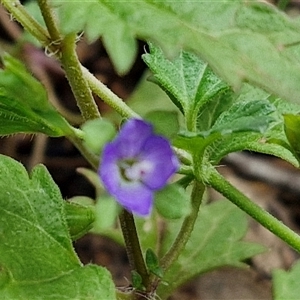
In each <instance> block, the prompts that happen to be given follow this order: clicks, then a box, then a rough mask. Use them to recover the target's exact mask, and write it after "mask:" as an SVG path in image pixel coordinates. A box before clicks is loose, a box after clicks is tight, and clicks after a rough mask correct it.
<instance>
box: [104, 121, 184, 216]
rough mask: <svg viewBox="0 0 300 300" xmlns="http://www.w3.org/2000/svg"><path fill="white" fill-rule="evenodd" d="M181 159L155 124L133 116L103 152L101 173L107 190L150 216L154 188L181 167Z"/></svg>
mask: <svg viewBox="0 0 300 300" xmlns="http://www.w3.org/2000/svg"><path fill="white" fill-rule="evenodd" d="M178 168H179V161H178V159H177V157H176V155H175V154H174V153H173V150H172V148H171V145H170V143H169V142H168V140H166V139H165V138H163V137H161V136H159V135H156V134H154V132H153V128H152V126H151V124H149V123H146V122H144V121H142V120H138V119H131V120H129V121H128V122H127V123H126V124H125V125H124V126H123V127H122V128H121V130H120V132H119V135H118V136H117V137H116V138H115V139H114V140H113V141H112V142H111V143H108V144H107V145H106V146H105V148H104V150H103V153H102V163H101V165H100V168H99V171H98V173H99V175H100V177H101V179H102V182H103V184H104V186H105V188H106V189H107V191H108V192H109V193H110V194H111V195H112V196H114V197H115V199H116V200H117V201H118V202H119V203H120V204H121V205H122V206H123V207H124V208H125V209H127V210H128V211H130V212H132V213H134V214H137V215H140V216H147V215H149V214H150V213H151V209H152V205H153V198H154V192H155V191H157V190H159V189H161V188H163V187H164V186H165V185H166V184H167V181H168V180H169V178H170V177H171V176H172V175H173V174H174V173H175V172H176V171H177V170H178Z"/></svg>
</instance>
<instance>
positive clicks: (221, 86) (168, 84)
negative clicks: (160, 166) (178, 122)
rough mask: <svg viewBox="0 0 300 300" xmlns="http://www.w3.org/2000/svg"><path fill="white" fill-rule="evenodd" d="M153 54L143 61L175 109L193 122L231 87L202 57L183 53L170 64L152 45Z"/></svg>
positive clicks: (147, 55) (145, 56) (159, 50)
mask: <svg viewBox="0 0 300 300" xmlns="http://www.w3.org/2000/svg"><path fill="white" fill-rule="evenodd" d="M149 47H150V53H149V54H144V55H143V59H144V61H145V62H146V64H147V65H148V67H149V68H150V70H151V71H152V73H153V79H152V81H153V82H155V83H157V84H158V85H159V86H160V87H161V88H162V89H163V90H164V91H165V92H166V93H167V94H168V95H169V96H170V98H171V100H172V101H173V102H174V104H175V105H177V106H178V108H179V109H180V110H181V111H182V112H183V113H184V114H185V116H186V118H190V119H191V121H193V120H196V119H197V115H198V112H199V110H200V108H201V107H202V106H203V105H205V104H206V103H207V102H209V101H211V100H212V99H214V98H216V97H217V96H219V95H220V94H223V93H225V92H227V91H229V87H228V86H227V84H225V83H224V82H223V81H222V80H221V79H219V78H218V77H217V76H216V75H215V74H214V73H213V72H212V70H211V69H210V68H209V67H208V65H207V64H206V63H204V62H203V61H202V60H201V59H200V58H199V57H197V56H196V55H195V54H192V53H190V52H186V51H181V52H180V54H179V56H178V57H177V58H176V59H174V60H173V61H170V60H169V59H167V58H166V57H165V56H164V54H163V52H162V50H161V49H159V48H157V47H155V46H154V45H152V44H149Z"/></svg>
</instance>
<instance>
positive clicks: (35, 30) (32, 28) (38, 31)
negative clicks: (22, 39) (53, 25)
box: [1, 0, 51, 47]
mask: <svg viewBox="0 0 300 300" xmlns="http://www.w3.org/2000/svg"><path fill="white" fill-rule="evenodd" d="M1 3H2V4H3V6H4V7H5V8H6V9H7V10H8V11H9V12H10V13H11V14H12V16H13V18H14V19H16V20H17V21H18V22H19V23H20V24H21V25H22V27H23V28H24V29H26V30H27V31H28V32H29V33H31V34H32V35H33V36H34V37H35V38H37V39H38V40H39V41H40V42H41V43H42V44H43V45H44V46H46V47H47V46H48V45H49V44H50V43H51V39H50V37H49V36H48V33H47V31H46V30H45V29H44V28H43V27H42V26H41V25H40V24H39V23H38V22H37V21H36V20H35V19H33V18H32V17H31V16H30V15H29V14H28V13H27V11H26V10H25V8H24V6H23V5H22V4H21V3H20V1H11V0H1Z"/></svg>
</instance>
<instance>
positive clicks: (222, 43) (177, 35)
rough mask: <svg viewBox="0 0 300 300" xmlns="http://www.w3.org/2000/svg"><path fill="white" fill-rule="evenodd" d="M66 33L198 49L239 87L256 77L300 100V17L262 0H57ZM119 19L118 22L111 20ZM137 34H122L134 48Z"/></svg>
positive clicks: (284, 95) (280, 93) (257, 82)
mask: <svg viewBox="0 0 300 300" xmlns="http://www.w3.org/2000/svg"><path fill="white" fill-rule="evenodd" d="M52 3H53V5H56V6H57V9H58V16H59V19H60V22H61V28H62V29H63V31H64V32H65V33H69V32H74V31H76V32H79V31H82V30H84V31H85V32H86V34H87V35H88V36H90V38H93V39H96V38H98V37H100V36H104V34H106V35H114V36H117V35H116V28H119V32H124V31H125V32H126V34H127V36H130V37H131V39H132V38H136V37H138V38H139V39H143V40H151V41H152V42H157V43H158V44H159V45H160V46H162V47H163V49H164V50H166V52H168V53H172V54H174V52H175V51H178V49H182V48H184V49H186V50H192V51H194V52H195V53H197V54H200V56H201V57H202V58H203V59H204V60H205V61H206V62H208V64H209V65H210V66H211V67H212V68H213V70H215V71H216V72H217V74H218V75H220V76H221V77H222V78H223V79H225V80H226V81H227V82H228V83H229V84H230V85H232V86H233V87H235V88H239V87H241V84H242V82H250V83H252V84H254V85H257V86H260V87H263V88H265V89H266V90H267V91H268V92H270V93H272V94H276V95H278V96H279V97H281V98H284V99H289V100H293V101H296V102H299V94H300V86H299V82H300V64H299V62H300V51H299V41H300V30H299V22H298V21H297V20H293V19H291V18H289V17H288V16H287V15H286V14H284V13H282V12H281V11H279V10H278V9H276V8H275V7H274V6H272V5H270V4H268V3H264V2H262V1H258V0H257V1H251V2H245V1H243V0H230V1H229V0H228V1H223V2H219V1H202V0H197V1H188V0H185V1H169V0H160V1H157V0H151V1H149V0H137V1H121V2H120V1H110V0H94V1H90V0H85V1H80V2H75V1H63V0H52ZM111 24H113V26H111ZM131 39H126V40H124V39H123V38H121V37H120V39H119V41H118V43H119V44H120V47H121V46H122V47H124V48H126V49H130V46H129V43H132V40H131ZM127 43H128V45H127Z"/></svg>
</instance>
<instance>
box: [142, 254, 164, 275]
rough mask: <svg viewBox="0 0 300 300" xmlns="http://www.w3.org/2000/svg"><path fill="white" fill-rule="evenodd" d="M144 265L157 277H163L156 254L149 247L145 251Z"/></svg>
mask: <svg viewBox="0 0 300 300" xmlns="http://www.w3.org/2000/svg"><path fill="white" fill-rule="evenodd" d="M146 265H147V268H148V270H149V271H150V272H151V273H153V274H154V275H156V276H157V277H159V278H162V277H163V270H162V268H161V267H160V266H159V261H158V258H157V256H156V254H155V253H154V252H153V250H151V249H147V251H146Z"/></svg>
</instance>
